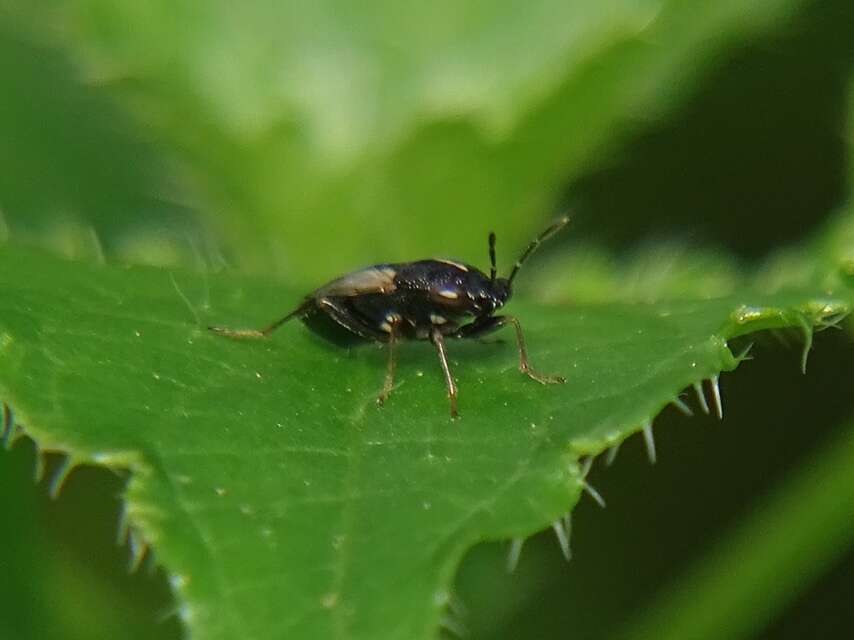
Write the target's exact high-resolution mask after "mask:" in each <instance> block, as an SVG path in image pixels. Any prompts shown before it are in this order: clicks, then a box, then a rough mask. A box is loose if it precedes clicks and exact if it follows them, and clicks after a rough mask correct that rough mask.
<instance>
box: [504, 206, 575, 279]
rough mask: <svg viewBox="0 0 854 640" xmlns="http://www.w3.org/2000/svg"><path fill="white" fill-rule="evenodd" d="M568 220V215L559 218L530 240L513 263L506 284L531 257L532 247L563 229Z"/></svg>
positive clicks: (534, 247)
mask: <svg viewBox="0 0 854 640" xmlns="http://www.w3.org/2000/svg"><path fill="white" fill-rule="evenodd" d="M568 222H569V216H563V217H562V218H561V219H560V220H558V221H557V222H555V223H554V224H553V225H552V226H550V227H549V228H548V229H546V230H545V231H543V232H542V233H541V234H540V235H539V236H538V237H536V238H535V239H534V240H533V241H532V242H531V244H529V245H528V248H527V249H525V252H524V253H523V254H522V257H521V258H519V259H518V260H517V261H516V264H515V265H513V270H512V271H511V272H510V277H509V278H507V284H508V285H509V284H512V283H513V278H515V277H516V274H517V273H518V272H519V269H520V268H521V266H522V265H523V264H525V261H526V260H527V259H528V258H530V257H531V254H532V253H534V249H536V248H537V247H538V246H540V243H541V242H544V241H546V240H548V239H549V238H551V237H552V236H553V235H554V234H556V233H557V232H558V231H560V230H561V229H563V228H564V227H565V226H566V225H567V223H568Z"/></svg>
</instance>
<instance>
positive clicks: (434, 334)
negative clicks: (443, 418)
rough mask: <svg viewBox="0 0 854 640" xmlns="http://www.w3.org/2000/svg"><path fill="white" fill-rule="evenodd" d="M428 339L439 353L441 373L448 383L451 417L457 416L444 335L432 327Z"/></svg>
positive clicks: (453, 385)
mask: <svg viewBox="0 0 854 640" xmlns="http://www.w3.org/2000/svg"><path fill="white" fill-rule="evenodd" d="M430 341H431V342H432V343H433V344H434V345H435V346H436V351H437V352H438V353H439V363H440V364H441V365H442V373H444V374H445V384H446V385H448V400H449V401H450V403H451V418H456V417H457V415H458V414H457V383H456V382H454V376H452V375H451V369H450V367H449V366H448V354H447V352H446V351H445V337H444V336H443V335H442V332H441V331H439V330H438V329H437V328H435V327H434V328H433V330H432V331H431V332H430Z"/></svg>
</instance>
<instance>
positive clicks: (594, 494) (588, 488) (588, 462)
mask: <svg viewBox="0 0 854 640" xmlns="http://www.w3.org/2000/svg"><path fill="white" fill-rule="evenodd" d="M592 467H593V456H587V457H586V458H585V459H584V462H582V463H581V479H580V480H579V482H580V483H581V488H582V489H583V490H584V491H585V492H587V494H588V495H589V496H590V497H591V498H593V499H594V500H595V501H596V504H598V505H599V506H600V507H602V508H603V509H604V508H605V500H604V498H602V494H600V493H599V492H598V491H596V489H595V488H593V485H591V484H590V483H589V482H587V474H589V473H590V469H591V468H592Z"/></svg>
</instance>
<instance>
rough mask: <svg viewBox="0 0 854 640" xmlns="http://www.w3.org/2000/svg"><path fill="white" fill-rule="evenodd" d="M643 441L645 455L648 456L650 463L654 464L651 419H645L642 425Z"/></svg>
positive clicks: (653, 440)
mask: <svg viewBox="0 0 854 640" xmlns="http://www.w3.org/2000/svg"><path fill="white" fill-rule="evenodd" d="M643 442H644V444H645V445H646V457H647V458H649V463H650V464H655V461H656V455H655V437H654V436H653V434H652V421H649V420H648V421H647V422H645V423H644V425H643Z"/></svg>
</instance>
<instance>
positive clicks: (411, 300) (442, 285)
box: [208, 217, 569, 418]
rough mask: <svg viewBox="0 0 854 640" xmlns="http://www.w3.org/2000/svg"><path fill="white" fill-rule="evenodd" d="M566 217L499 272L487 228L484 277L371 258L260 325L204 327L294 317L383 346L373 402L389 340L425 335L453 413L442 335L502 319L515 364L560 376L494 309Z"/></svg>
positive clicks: (477, 330) (258, 332) (393, 348)
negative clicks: (533, 357) (510, 334)
mask: <svg viewBox="0 0 854 640" xmlns="http://www.w3.org/2000/svg"><path fill="white" fill-rule="evenodd" d="M568 222H569V218H568V217H563V218H561V219H560V220H558V221H557V222H555V223H554V224H553V225H551V226H550V227H549V228H548V229H546V230H545V231H543V232H542V233H541V234H540V235H539V236H538V237H537V238H536V239H534V240H533V241H532V242H531V244H529V245H528V248H527V249H525V251H524V252H523V253H522V255H521V257H520V258H519V259H518V260H517V261H516V263H515V264H514V265H513V269H512V270H511V271H510V276H509V277H507V278H499V277H498V272H497V269H496V266H495V234H494V233H490V234H489V261H490V264H491V268H490V271H489V276H487V275H486V274H485V273H483V272H482V271H480V270H479V269H477V268H476V267H473V266H471V265H468V264H463V263H460V262H456V261H453V260H441V259H432V260H417V261H415V262H401V263H395V264H377V265H374V266H371V267H367V268H365V269H361V270H359V271H354V272H352V273H348V274H346V275H344V276H341V277H340V278H337V279H335V280H332V281H331V282H329V283H327V284H325V285H323V286H322V287H320V288H319V289H317V290H315V291H313V292H312V293H310V294H308V295H307V296H306V297H305V299H304V300H303V302H302V303H301V304H300V305H299V306H298V307H297V308H296V309H294V310H293V311H291V312H290V313H288V314H287V315H286V316H284V317H283V318H281V319H279V320H276V321H275V322H273V323H272V324H270V325H269V326H267V327H265V328H263V329H229V328H225V327H208V328H209V329H210V330H211V331H213V332H214V333H217V334H219V335H222V336H226V337H229V338H238V339H240V338H266V337H268V336H269V335H270V334H271V333H272V332H273V331H275V330H276V329H278V328H279V327H280V326H282V325H283V324H284V323H286V322H287V321H288V320H291V319H292V318H299V319H300V320H302V321H303V323H305V325H306V326H307V327H308V328H309V329H310V330H312V331H314V332H315V333H317V334H319V335H320V336H322V337H324V338H326V339H328V340H330V341H332V342H333V343H335V344H338V345H341V346H348V345H351V344H354V343H358V342H365V341H375V342H384V343H386V344H387V345H388V367H387V370H386V376H385V382H384V384H383V388H382V391H381V392H380V394H379V397H378V398H377V403H378V404H380V405H382V404H384V403H385V402H386V400H388V398H389V395H390V394H391V391H392V388H393V386H394V373H395V367H396V364H397V344H398V342H400V341H401V340H413V339H414V340H429V341H430V342H432V343H433V345H434V346H435V347H436V351H437V353H438V355H439V363H440V364H441V366H442V372H443V373H444V376H445V384H446V385H447V387H448V399H449V401H450V409H451V417H452V418H456V417H457V384H456V382H455V381H454V377H453V375H452V374H451V369H450V367H449V366H448V354H447V350H446V346H445V340H446V338H480V337H482V336H484V335H486V334H488V333H491V332H493V331H495V330H496V329H500V328H501V327H503V326H505V325H507V324H510V325H512V326H513V328H514V329H515V331H516V343H517V346H518V350H519V369H520V371H522V373H524V374H526V375H527V376H528V377H530V378H533V379H534V380H536V381H537V382H540V383H542V384H552V383H562V382H566V380H565V379H564V378H563V377H561V376H556V375H544V374H542V373H539V372H537V371H536V370H534V368H533V367H531V364H530V362H529V361H528V349H527V347H526V346H525V338H524V336H523V334H522V326H521V324H519V320H517V319H516V317H515V316H511V315H495V312H496V311H497V310H498V309H500V308H501V307H503V306H504V304H505V303H506V302H507V300H508V299H509V298H510V296H511V295H512V293H513V280H514V279H515V278H516V275H517V274H518V273H519V269H520V268H521V267H522V265H523V264H524V263H525V261H526V260H527V259H528V258H529V257H530V256H531V254H532V253H533V252H534V250H535V249H536V248H537V247H538V246H539V245H540V243H541V242H543V241H544V240H547V239H548V238H550V237H551V236H553V235H554V234H555V233H557V232H558V231H560V230H561V229H562V228H563V227H564V226H566V224H567V223H568Z"/></svg>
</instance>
